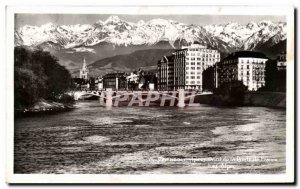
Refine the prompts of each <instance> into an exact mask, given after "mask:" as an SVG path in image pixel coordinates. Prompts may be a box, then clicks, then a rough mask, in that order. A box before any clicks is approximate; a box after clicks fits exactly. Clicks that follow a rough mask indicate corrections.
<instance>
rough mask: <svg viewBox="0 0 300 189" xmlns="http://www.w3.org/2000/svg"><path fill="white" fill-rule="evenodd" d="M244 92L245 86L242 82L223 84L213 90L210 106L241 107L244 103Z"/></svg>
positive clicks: (245, 90)
mask: <svg viewBox="0 0 300 189" xmlns="http://www.w3.org/2000/svg"><path fill="white" fill-rule="evenodd" d="M246 92H247V86H245V85H244V84H243V82H242V81H232V82H228V83H223V84H222V85H220V86H219V87H218V88H216V89H214V91H213V93H214V95H213V96H212V98H211V100H210V104H211V105H215V106H241V105H243V103H244V97H245V93H246Z"/></svg>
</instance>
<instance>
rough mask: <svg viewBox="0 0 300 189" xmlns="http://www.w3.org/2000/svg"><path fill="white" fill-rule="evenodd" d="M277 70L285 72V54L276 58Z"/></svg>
mask: <svg viewBox="0 0 300 189" xmlns="http://www.w3.org/2000/svg"><path fill="white" fill-rule="evenodd" d="M277 70H286V52H282V53H280V54H279V55H278V56H277Z"/></svg>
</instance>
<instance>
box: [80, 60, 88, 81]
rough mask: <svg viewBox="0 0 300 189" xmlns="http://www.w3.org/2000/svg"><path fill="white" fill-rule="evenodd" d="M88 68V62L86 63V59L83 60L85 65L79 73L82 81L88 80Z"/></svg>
mask: <svg viewBox="0 0 300 189" xmlns="http://www.w3.org/2000/svg"><path fill="white" fill-rule="evenodd" d="M88 73H89V71H88V68H87V65H86V62H85V58H83V65H82V68H81V69H80V71H79V78H81V79H88Z"/></svg>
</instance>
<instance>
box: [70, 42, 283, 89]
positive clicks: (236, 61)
mask: <svg viewBox="0 0 300 189" xmlns="http://www.w3.org/2000/svg"><path fill="white" fill-rule="evenodd" d="M220 58H221V57H220V53H219V52H218V51H217V50H213V49H209V48H207V47H205V46H203V45H200V44H192V45H190V46H183V47H182V48H181V49H179V50H175V51H174V52H173V53H172V54H171V55H170V56H163V57H162V58H161V59H160V60H159V61H158V63H157V68H158V70H157V72H156V73H155V72H145V71H143V70H141V69H139V70H138V71H133V72H131V73H125V72H114V73H107V74H105V75H103V76H101V77H98V78H92V77H91V78H89V79H88V69H87V65H86V61H85V59H84V60H83V66H82V69H81V70H80V78H77V79H75V80H74V81H75V83H76V84H77V85H78V87H77V88H80V89H81V90H105V89H107V88H112V89H113V90H157V89H158V90H169V91H170V90H177V89H194V90H199V91H213V90H214V89H216V88H219V87H220V86H221V85H223V84H228V86H229V87H230V86H231V83H237V82H236V81H241V82H242V83H243V84H244V85H245V86H247V88H248V90H249V91H257V90H258V89H260V88H261V89H262V90H276V91H284V90H285V76H286V53H285V52H284V53H281V54H280V55H279V56H278V57H277V59H276V60H269V59H268V58H267V57H266V56H265V55H264V54H263V53H259V52H252V51H238V52H234V53H231V54H229V55H228V56H227V57H225V58H224V59H222V60H220ZM277 76H278V78H277V79H274V77H277ZM279 78H280V79H279ZM266 80H267V82H266ZM273 80H274V81H275V80H276V82H273ZM266 83H268V86H267V84H266Z"/></svg>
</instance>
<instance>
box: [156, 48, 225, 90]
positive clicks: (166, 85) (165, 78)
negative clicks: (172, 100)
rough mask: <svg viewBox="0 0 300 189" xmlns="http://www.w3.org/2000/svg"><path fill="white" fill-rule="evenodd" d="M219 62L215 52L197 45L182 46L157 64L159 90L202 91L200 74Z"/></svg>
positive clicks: (217, 54) (218, 54) (217, 53)
mask: <svg viewBox="0 0 300 189" xmlns="http://www.w3.org/2000/svg"><path fill="white" fill-rule="evenodd" d="M218 61H220V53H219V52H218V51H217V50H213V49H208V48H207V47H205V46H203V45H199V44H192V45H190V46H183V47H182V48H181V49H180V50H177V51H175V52H174V53H173V54H172V55H171V56H168V57H163V58H162V59H161V60H160V61H159V62H158V81H159V82H158V83H159V88H160V89H161V90H165V89H167V90H174V89H198V90H202V83H203V80H202V72H203V70H205V69H206V68H208V67H209V66H213V65H214V64H215V63H216V62H218Z"/></svg>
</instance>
